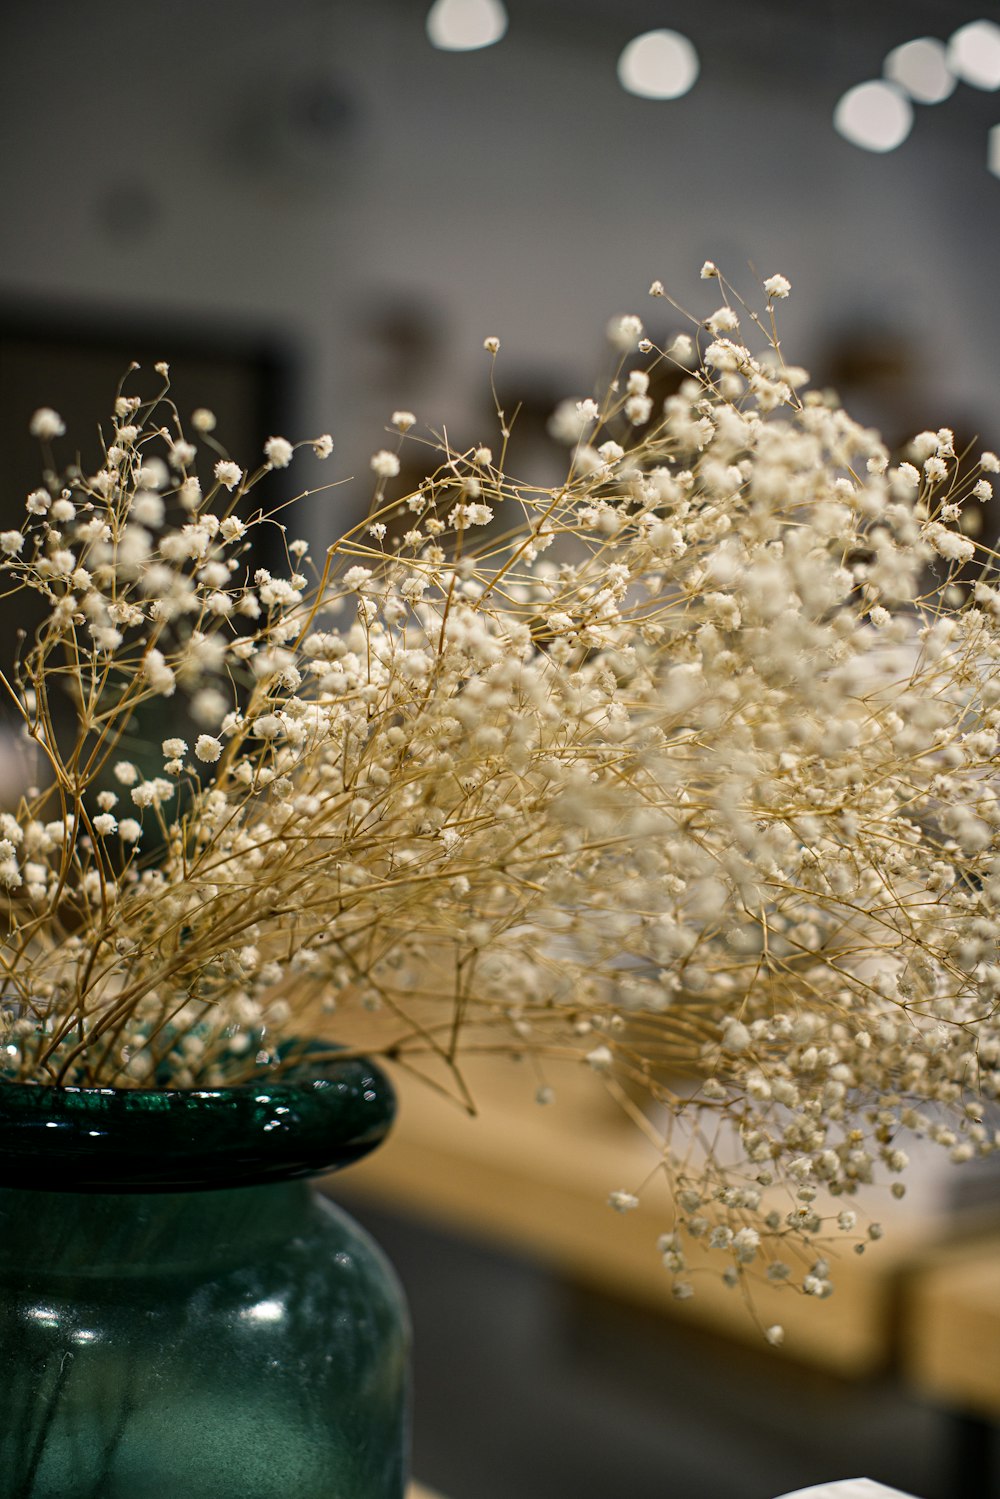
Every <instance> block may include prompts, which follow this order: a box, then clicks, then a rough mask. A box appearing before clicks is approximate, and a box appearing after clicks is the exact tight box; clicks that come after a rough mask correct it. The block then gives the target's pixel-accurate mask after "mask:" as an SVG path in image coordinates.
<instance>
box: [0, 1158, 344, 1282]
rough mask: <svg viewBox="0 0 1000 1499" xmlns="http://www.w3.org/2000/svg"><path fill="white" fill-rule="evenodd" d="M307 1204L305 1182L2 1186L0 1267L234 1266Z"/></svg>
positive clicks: (267, 1243) (83, 1273)
mask: <svg viewBox="0 0 1000 1499" xmlns="http://www.w3.org/2000/svg"><path fill="white" fill-rule="evenodd" d="M315 1210H316V1209H315V1208H314V1205H313V1202H312V1194H311V1193H310V1190H309V1187H308V1185H307V1184H306V1183H305V1182H303V1181H290V1182H277V1183H268V1184H266V1185H262V1186H252V1187H230V1188H222V1189H218V1190H215V1191H207V1192H135V1191H133V1192H127V1193H126V1192H121V1193H118V1192H80V1193H75V1192H45V1191H28V1190H22V1189H20V1188H16V1187H5V1188H0V1269H2V1270H3V1272H4V1274H6V1275H14V1276H21V1275H23V1276H24V1277H25V1278H30V1277H31V1276H32V1274H33V1273H35V1272H36V1271H41V1270H44V1273H45V1274H46V1275H56V1276H70V1277H82V1278H86V1279H89V1278H100V1277H103V1276H105V1275H109V1274H111V1273H113V1274H114V1275H115V1277H116V1278H120V1277H122V1276H125V1277H130V1276H142V1275H148V1274H158V1275H159V1274H171V1275H172V1274H178V1275H180V1274H184V1273H185V1271H186V1270H188V1269H191V1268H193V1267H195V1266H197V1267H199V1268H200V1269H201V1270H202V1271H203V1270H204V1269H205V1267H206V1266H218V1267H220V1268H221V1267H224V1266H235V1265H239V1264H242V1263H245V1262H249V1261H251V1260H254V1259H259V1258H260V1257H261V1256H262V1255H263V1256H266V1254H267V1252H268V1250H269V1248H271V1247H272V1246H273V1247H274V1248H275V1249H277V1247H278V1246H279V1245H280V1244H281V1243H282V1242H287V1240H288V1238H289V1237H290V1236H291V1235H294V1234H295V1233H296V1231H297V1230H298V1229H299V1228H304V1227H305V1226H306V1224H307V1223H308V1221H309V1218H310V1215H311V1214H312V1213H313V1212H314V1211H315ZM39 1246H43V1251H42V1252H43V1254H44V1258H45V1264H44V1266H42V1265H40V1264H39Z"/></svg>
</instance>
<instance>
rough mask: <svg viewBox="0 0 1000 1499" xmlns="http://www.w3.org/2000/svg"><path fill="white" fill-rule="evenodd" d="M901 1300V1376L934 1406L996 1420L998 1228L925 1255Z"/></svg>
mask: <svg viewBox="0 0 1000 1499" xmlns="http://www.w3.org/2000/svg"><path fill="white" fill-rule="evenodd" d="M902 1305H903V1316H902V1318H901V1328H900V1336H901V1364H902V1371H903V1374H904V1377H905V1378H906V1380H907V1382H908V1383H909V1384H911V1385H912V1386H913V1387H914V1388H915V1389H916V1390H918V1391H919V1392H920V1393H921V1394H922V1395H924V1396H926V1398H927V1399H929V1400H933V1401H934V1402H935V1403H937V1404H939V1405H944V1406H948V1407H950V1408H951V1409H953V1410H956V1411H960V1412H963V1413H965V1414H967V1415H972V1416H978V1417H981V1418H983V1419H985V1420H987V1421H992V1422H996V1423H1000V1234H993V1235H988V1236H985V1237H983V1238H982V1239H976V1240H972V1241H971V1242H969V1243H967V1244H961V1245H958V1246H955V1247H949V1248H945V1249H940V1250H938V1251H937V1252H936V1253H934V1254H931V1255H929V1256H928V1258H927V1260H926V1263H924V1264H923V1265H921V1266H919V1267H917V1268H916V1269H915V1270H914V1271H913V1273H912V1275H911V1276H910V1277H909V1279H908V1282H907V1285H906V1290H905V1294H904V1297H903V1303H902Z"/></svg>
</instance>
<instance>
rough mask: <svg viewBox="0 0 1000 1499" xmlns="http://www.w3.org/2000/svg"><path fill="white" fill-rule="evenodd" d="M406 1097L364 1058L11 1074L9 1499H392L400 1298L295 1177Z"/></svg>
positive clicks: (4, 1384) (6, 1235)
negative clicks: (144, 1083) (51, 1076)
mask: <svg viewBox="0 0 1000 1499" xmlns="http://www.w3.org/2000/svg"><path fill="white" fill-rule="evenodd" d="M393 1107H394V1103H393V1097H392V1092H391V1089H390V1087H389V1084H388V1082H387V1081H386V1080H385V1078H384V1077H383V1076H382V1075H381V1074H380V1073H379V1072H378V1071H377V1070H376V1069H374V1068H373V1067H372V1066H371V1064H370V1063H362V1062H356V1061H352V1062H336V1061H335V1062H324V1063H321V1064H313V1065H312V1066H311V1067H309V1066H308V1065H306V1064H303V1065H302V1067H301V1068H300V1069H299V1073H298V1075H294V1076H292V1077H291V1078H290V1079H289V1080H287V1081H286V1080H282V1081H280V1082H276V1083H275V1082H271V1081H268V1080H267V1079H266V1078H265V1079H262V1081H261V1082H260V1083H259V1084H252V1085H248V1086H244V1087H237V1088H228V1089H212V1090H202V1091H191V1092H173V1093H170V1092H153V1091H148V1090H132V1091H126V1090H122V1091H121V1092H117V1091H114V1090H103V1091H102V1090H96V1089H72V1088H60V1089H54V1088H36V1087H27V1086H21V1085H11V1084H0V1496H2V1499H279V1496H280V1499H321V1496H322V1499H401V1496H402V1494H403V1490H404V1486H405V1470H406V1407H407V1394H406V1390H407V1354H408V1332H407V1320H406V1313H405V1308H404V1304H403V1300H402V1296H401V1293H400V1290H399V1287H398V1284H397V1282H396V1280H395V1277H394V1275H393V1273H392V1271H391V1269H390V1268H389V1266H388V1264H387V1263H386V1261H385V1259H384V1258H383V1256H382V1255H381V1253H380V1252H379V1250H378V1249H377V1247H376V1246H375V1245H374V1244H373V1243H372V1241H371V1240H370V1239H369V1238H368V1237H367V1235H365V1234H364V1233H363V1232H362V1231H361V1230H360V1229H359V1228H358V1226H357V1225H356V1224H354V1223H352V1221H351V1220H350V1219H349V1218H348V1217H347V1216H346V1215H345V1214H343V1213H342V1212H340V1211H339V1210H338V1209H337V1208H335V1207H334V1206H333V1204H332V1203H330V1202H329V1201H327V1200H326V1199H324V1198H323V1197H321V1196H319V1195H317V1194H315V1193H313V1192H312V1191H311V1190H310V1188H309V1186H308V1185H307V1184H306V1182H305V1181H303V1180H301V1179H300V1178H302V1177H303V1176H305V1175H307V1174H309V1173H311V1172H314V1171H317V1170H320V1169H327V1168H329V1167H331V1166H336V1165H341V1164H346V1163H347V1162H348V1161H350V1160H353V1159H356V1158H357V1157H358V1156H359V1155H361V1154H363V1153H364V1152H365V1151H366V1150H367V1149H370V1148H371V1147H372V1146H373V1145H374V1144H376V1143H377V1142H378V1140H379V1139H380V1138H381V1137H382V1135H384V1133H385V1131H386V1129H387V1128H388V1125H389V1122H390V1121H391V1117H392V1112H393ZM29 1180H30V1182H31V1184H30V1185H29V1184H28V1183H29ZM4 1183H9V1184H10V1185H2V1184H4Z"/></svg>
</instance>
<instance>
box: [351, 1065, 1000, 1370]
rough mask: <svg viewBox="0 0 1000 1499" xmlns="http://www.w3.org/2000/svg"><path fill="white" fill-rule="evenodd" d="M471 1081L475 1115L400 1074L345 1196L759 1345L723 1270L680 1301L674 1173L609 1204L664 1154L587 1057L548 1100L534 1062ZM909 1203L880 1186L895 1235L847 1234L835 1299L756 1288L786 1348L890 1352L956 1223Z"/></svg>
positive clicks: (474, 1070)
mask: <svg viewBox="0 0 1000 1499" xmlns="http://www.w3.org/2000/svg"><path fill="white" fill-rule="evenodd" d="M468 1080H469V1083H470V1085H471V1088H472V1092H473V1095H474V1096H475V1098H476V1100H477V1104H478V1108H479V1113H478V1116H477V1117H475V1118H470V1117H468V1115H467V1114H465V1113H463V1111H462V1110H461V1109H460V1108H459V1107H457V1106H456V1104H455V1103H454V1102H452V1101H450V1100H448V1099H446V1098H444V1097H442V1096H440V1095H439V1094H438V1093H436V1092H434V1091H433V1090H432V1089H430V1088H428V1087H427V1086H426V1084H424V1083H421V1082H420V1081H418V1080H414V1079H412V1078H409V1077H407V1076H405V1075H403V1076H398V1075H394V1081H395V1082H396V1083H397V1086H398V1089H399V1093H400V1113H399V1119H398V1121H397V1124H396V1127H395V1129H394V1131H393V1133H392V1135H391V1136H390V1138H389V1140H388V1141H387V1142H386V1143H385V1144H384V1145H383V1146H382V1147H381V1148H380V1149H379V1150H378V1151H376V1152H375V1153H374V1154H373V1155H371V1156H370V1157H368V1158H367V1160H365V1161H363V1162H361V1163H359V1164H358V1165H357V1166H355V1167H352V1169H351V1170H350V1172H349V1173H347V1174H346V1175H345V1176H344V1177H342V1178H339V1179H333V1180H332V1181H331V1184H330V1190H331V1192H332V1193H333V1195H334V1196H337V1195H339V1189H340V1187H341V1185H342V1186H343V1189H344V1194H345V1196H347V1197H350V1196H354V1195H357V1196H359V1197H361V1198H367V1199H368V1200H370V1201H373V1202H377V1203H379V1204H380V1205H382V1206H387V1207H391V1208H394V1209H401V1210H403V1211H405V1212H406V1213H408V1214H410V1215H412V1216H416V1217H418V1218H422V1219H424V1220H425V1221H430V1222H432V1223H433V1224H434V1225H436V1226H438V1227H444V1228H446V1229H448V1230H449V1231H457V1232H460V1233H463V1234H466V1235H468V1236H471V1237H474V1238H475V1237H480V1238H482V1239H484V1240H485V1241H487V1242H488V1243H489V1244H490V1245H492V1246H494V1247H495V1246H496V1245H497V1244H506V1245H508V1246H510V1247H511V1248H513V1249H514V1250H516V1251H518V1252H525V1251H527V1252H529V1253H533V1254H536V1255H537V1256H538V1257H539V1258H540V1259H541V1260H543V1261H544V1262H545V1263H546V1264H548V1265H550V1266H552V1267H553V1268H556V1269H557V1270H560V1271H562V1272H564V1273H565V1274H566V1275H567V1276H569V1277H571V1278H573V1279H574V1280H575V1281H576V1282H578V1283H582V1284H585V1285H590V1286H593V1287H595V1288H597V1289H599V1290H602V1291H605V1292H610V1293H611V1294H614V1295H618V1296H625V1297H627V1298H628V1299H631V1300H633V1301H635V1302H639V1303H643V1304H646V1305H648V1306H649V1307H650V1308H652V1309H655V1310H656V1311H657V1312H658V1313H661V1314H664V1315H668V1316H671V1317H675V1318H681V1319H683V1320H685V1321H687V1322H690V1323H695V1324H698V1323H700V1324H702V1325H704V1326H706V1327H710V1328H712V1329H713V1330H714V1331H716V1332H723V1333H725V1334H727V1335H729V1336H733V1337H735V1338H739V1339H743V1340H746V1341H749V1342H753V1343H757V1344H759V1342H760V1339H761V1333H760V1328H759V1325H755V1323H754V1322H753V1320H752V1319H751V1318H750V1317H749V1316H748V1315H747V1313H746V1310H745V1307H744V1305H743V1302H742V1299H741V1297H740V1295H739V1293H738V1292H735V1293H734V1292H733V1291H731V1290H729V1289H727V1288H726V1287H725V1286H724V1285H723V1284H722V1282H721V1281H720V1280H719V1279H718V1277H717V1276H715V1275H703V1276H700V1277H699V1279H698V1281H697V1290H696V1294H695V1296H694V1297H693V1298H691V1299H690V1300H688V1301H684V1302H677V1301H675V1300H674V1299H673V1296H672V1293H671V1283H670V1277H669V1275H668V1274H667V1273H666V1272H665V1271H664V1269H663V1267H662V1264H661V1261H660V1256H659V1254H658V1253H657V1251H656V1247H655V1245H656V1240H657V1237H658V1236H659V1234H661V1233H662V1232H664V1231H665V1230H667V1229H669V1228H670V1226H671V1222H670V1217H671V1204H670V1201H669V1197H668V1194H667V1189H666V1184H665V1183H664V1184H663V1189H662V1192H661V1193H660V1196H659V1197H657V1196H656V1194H655V1193H654V1192H650V1193H649V1194H648V1200H647V1195H646V1194H644V1196H643V1199H642V1205H641V1206H640V1208H639V1209H638V1210H636V1211H633V1212H629V1213H625V1214H621V1213H616V1212H614V1211H612V1210H611V1209H610V1208H609V1207H608V1203H607V1198H608V1193H609V1192H610V1191H613V1190H616V1189H624V1190H626V1191H635V1190H636V1189H637V1188H638V1187H639V1185H640V1184H641V1183H642V1182H643V1181H644V1180H645V1179H646V1178H647V1177H648V1176H649V1175H650V1173H651V1172H652V1171H653V1169H654V1167H655V1165H656V1161H657V1159H658V1156H657V1151H656V1147H655V1146H654V1145H653V1144H651V1143H650V1141H648V1140H646V1139H645V1138H644V1137H643V1136H642V1135H641V1134H640V1132H639V1131H638V1130H637V1129H636V1128H635V1127H634V1126H633V1125H631V1124H630V1123H629V1122H628V1121H627V1120H625V1119H624V1118H623V1117H620V1116H619V1114H618V1112H617V1111H616V1109H615V1107H614V1105H613V1104H612V1103H611V1102H610V1101H609V1100H608V1099H607V1097H606V1096H605V1095H604V1094H603V1091H602V1090H601V1087H600V1084H599V1082H598V1081H597V1080H596V1079H595V1078H594V1077H593V1075H592V1074H591V1073H590V1072H589V1071H588V1070H587V1069H586V1068H583V1067H580V1066H579V1065H577V1066H576V1067H575V1068H574V1069H573V1071H572V1073H570V1072H566V1073H565V1074H563V1075H558V1076H551V1077H549V1078H548V1079H547V1080H548V1081H550V1082H552V1083H553V1085H554V1087H555V1091H556V1094H557V1100H556V1102H555V1103H553V1104H550V1105H548V1106H546V1107H541V1106H539V1105H538V1104H537V1103H536V1102H535V1092H536V1088H537V1078H536V1077H535V1076H534V1075H533V1073H532V1072H531V1071H530V1069H529V1068H528V1067H527V1066H526V1065H524V1064H522V1065H517V1064H512V1063H510V1062H507V1061H504V1062H502V1063H500V1062H497V1061H495V1060H492V1059H485V1060H484V1059H478V1060H475V1061H470V1063H469V1065H468ZM949 1169H955V1168H949ZM908 1201H909V1199H906V1200H904V1202H903V1203H902V1204H899V1205H895V1206H892V1205H890V1204H889V1203H888V1201H887V1199H882V1200H880V1202H879V1205H878V1206H879V1212H878V1216H881V1215H882V1212H883V1211H884V1215H885V1220H886V1234H885V1237H884V1239H883V1240H881V1241H880V1242H879V1243H878V1244H876V1245H872V1246H870V1247H869V1248H868V1249H867V1250H866V1252H865V1253H864V1254H863V1255H857V1254H855V1253H853V1252H851V1250H850V1248H849V1247H848V1245H847V1244H846V1243H845V1244H844V1246H843V1247H842V1248H841V1249H840V1251H839V1253H837V1254H836V1256H835V1257H834V1255H832V1254H831V1255H830V1259H831V1264H832V1275H833V1279H834V1284H835V1294H834V1295H833V1296H832V1297H830V1298H829V1299H828V1300H825V1301H817V1300H815V1299H814V1298H811V1297H804V1296H801V1295H796V1294H795V1293H793V1292H791V1291H789V1290H787V1289H786V1290H784V1291H783V1290H782V1289H781V1288H780V1287H776V1286H774V1285H771V1284H769V1283H767V1282H761V1283H760V1284H759V1285H758V1286H757V1287H756V1288H755V1292H754V1297H755V1305H756V1312H757V1315H758V1317H759V1320H760V1325H763V1326H765V1327H766V1326H769V1325H770V1324H771V1323H774V1322H779V1323H781V1324H782V1325H783V1326H784V1328H785V1330H786V1340H785V1350H786V1352H787V1353H790V1354H792V1355H793V1356H794V1357H796V1358H798V1359H801V1360H803V1361H806V1362H811V1363H813V1364H816V1365H819V1366H822V1367H824V1368H826V1369H828V1370H831V1371H832V1372H835V1373H838V1374H842V1375H845V1376H849V1377H863V1376H866V1375H869V1374H872V1373H875V1372H879V1371H881V1370H884V1369H885V1368H887V1367H889V1366H890V1364H891V1363H893V1362H894V1360H895V1358H896V1355H897V1352H898V1308H899V1301H898V1297H899V1292H900V1286H901V1284H902V1283H903V1278H904V1275H905V1273H906V1272H907V1271H908V1270H909V1269H911V1268H912V1267H913V1265H914V1264H915V1263H922V1262H924V1261H925V1260H926V1258H927V1255H928V1253H929V1252H930V1250H931V1248H932V1247H933V1245H934V1244H935V1243H937V1242H939V1241H942V1242H946V1241H947V1240H948V1238H949V1236H953V1234H954V1227H953V1225H952V1224H951V1223H950V1222H949V1221H948V1220H947V1219H942V1218H940V1217H939V1218H938V1219H932V1220H930V1221H929V1220H928V1218H927V1217H926V1215H920V1214H917V1213H915V1212H913V1211H910V1212H909V1213H908V1212H907V1210H906V1205H907V1202H908ZM838 1205H839V1206H840V1207H842V1206H843V1205H844V1204H843V1201H842V1200H841V1201H840V1202H839V1204H835V1203H833V1202H831V1204H830V1207H831V1209H832V1210H833V1211H834V1212H835V1211H836V1208H837V1206H838ZM900 1209H901V1210H900ZM824 1252H826V1250H825V1249H824ZM998 1346H1000V1344H998ZM997 1387H998V1391H1000V1380H998V1382H997Z"/></svg>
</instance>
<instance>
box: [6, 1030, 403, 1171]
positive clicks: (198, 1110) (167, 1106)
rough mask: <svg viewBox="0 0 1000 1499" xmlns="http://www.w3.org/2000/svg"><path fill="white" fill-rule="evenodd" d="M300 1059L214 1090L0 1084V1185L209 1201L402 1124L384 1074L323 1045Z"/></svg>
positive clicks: (338, 1161) (356, 1153) (346, 1159)
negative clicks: (192, 1195)
mask: <svg viewBox="0 0 1000 1499" xmlns="http://www.w3.org/2000/svg"><path fill="white" fill-rule="evenodd" d="M283 1051H284V1054H285V1056H288V1055H290V1054H292V1047H291V1046H286V1047H285V1048H283ZM294 1055H295V1056H296V1058H297V1060H296V1061H295V1062H294V1063H293V1064H292V1065H290V1066H286V1067H285V1069H284V1070H283V1071H278V1070H277V1067H276V1066H275V1065H274V1064H273V1063H272V1064H271V1065H270V1066H269V1067H261V1068H260V1072H259V1075H258V1076H257V1077H253V1076H251V1077H250V1078H248V1079H246V1080H244V1081H240V1082H235V1083H231V1084H224V1085H222V1086H217V1087H190V1088H109V1087H100V1086H94V1087H90V1086H82V1085H79V1084H64V1085H59V1086H55V1085H48V1084H39V1083H23V1082H2V1081H0V1186H16V1187H22V1188H23V1187H34V1188H38V1189H41V1190H49V1191H63V1190H70V1191H89V1192H136V1191H146V1192H175V1191H192V1190H211V1189H213V1188H226V1187H235V1186H251V1185H259V1184H261V1183H264V1182H275V1181H287V1180H290V1179H293V1178H295V1177H302V1176H311V1175H315V1174H317V1173H319V1172H323V1171H333V1170H337V1169H339V1168H340V1167H342V1166H347V1165H350V1164H351V1163H352V1162H353V1161H356V1160H359V1159H360V1158H361V1157H362V1156H364V1155H367V1153H368V1152H369V1151H370V1150H373V1149H374V1148H375V1147H376V1146H377V1145H378V1144H379V1143H380V1142H381V1141H382V1140H383V1139H384V1138H385V1136H386V1134H387V1133H388V1130H389V1128H390V1126H391V1124H392V1121H393V1118H394V1116H395V1109H396V1098H395V1092H394V1090H393V1087H392V1084H391V1083H390V1081H389V1079H388V1078H387V1077H386V1075H385V1073H384V1072H383V1071H382V1069H381V1068H379V1067H377V1066H376V1065H375V1064H374V1063H373V1062H371V1061H370V1060H369V1059H368V1058H365V1057H339V1056H338V1055H337V1054H336V1051H335V1050H334V1049H333V1048H331V1046H330V1045H329V1044H327V1043H323V1042H305V1043H301V1042H300V1043H295V1048H294Z"/></svg>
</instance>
